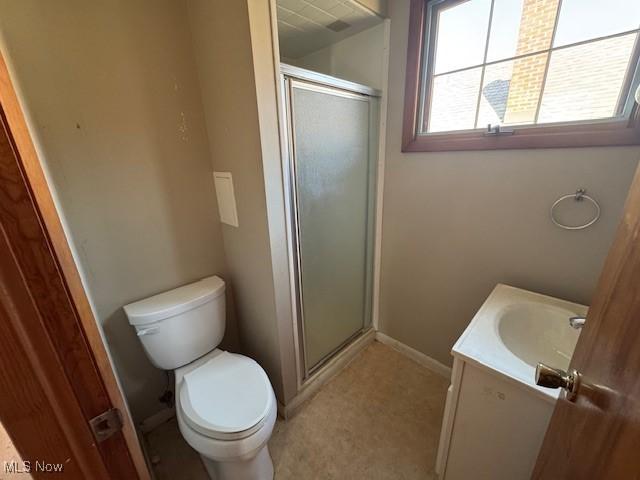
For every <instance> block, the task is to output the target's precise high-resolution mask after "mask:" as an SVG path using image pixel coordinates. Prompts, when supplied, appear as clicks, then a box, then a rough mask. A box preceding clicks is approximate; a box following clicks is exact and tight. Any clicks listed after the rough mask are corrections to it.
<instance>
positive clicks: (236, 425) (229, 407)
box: [180, 352, 274, 440]
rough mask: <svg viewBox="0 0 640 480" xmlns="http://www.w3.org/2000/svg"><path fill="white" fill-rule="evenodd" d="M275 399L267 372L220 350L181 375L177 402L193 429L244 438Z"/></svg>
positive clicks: (263, 420)
mask: <svg viewBox="0 0 640 480" xmlns="http://www.w3.org/2000/svg"><path fill="white" fill-rule="evenodd" d="M273 402H274V396H273V390H272V389H271V383H269V378H268V377H267V374H266V373H265V372H264V370H262V368H261V367H260V365H258V364H257V363H256V362H255V361H254V360H252V359H250V358H248V357H245V356H243V355H237V354H234V353H229V352H223V353H221V354H220V355H217V356H215V357H214V358H212V359H210V360H209V361H207V362H206V363H204V364H203V365H201V366H200V367H198V368H196V369H195V370H192V371H191V372H189V373H187V374H186V375H185V376H184V383H183V385H182V387H181V389H180V404H181V407H182V411H183V412H184V414H185V420H186V421H187V423H188V424H189V426H191V427H192V428H193V429H194V430H196V431H198V432H200V433H202V434H203V435H206V436H208V437H212V438H219V439H224V440H228V439H234V438H244V437H246V436H248V435H251V434H252V433H253V432H255V431H257V430H258V429H260V427H261V426H262V424H263V423H264V422H265V421H266V417H267V414H268V413H269V410H270V408H271V407H272V405H273Z"/></svg>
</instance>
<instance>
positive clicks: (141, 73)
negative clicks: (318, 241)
mask: <svg viewBox="0 0 640 480" xmlns="http://www.w3.org/2000/svg"><path fill="white" fill-rule="evenodd" d="M0 33H1V34H2V36H3V39H4V46H5V48H4V50H3V54H4V55H5V56H7V57H8V60H9V61H10V63H11V65H12V66H13V68H14V72H15V76H14V78H13V80H14V83H16V84H17V86H18V88H19V89H20V91H21V92H22V94H23V103H24V105H23V107H24V108H25V109H26V110H27V112H28V114H29V116H30V117H31V118H32V119H33V124H32V134H33V136H34V139H35V141H36V143H37V145H38V146H39V147H40V151H41V153H42V160H43V162H44V163H45V168H46V169H47V170H48V172H49V173H50V175H51V179H52V181H53V185H52V187H53V188H54V189H55V190H56V192H57V196H58V198H59V202H60V206H61V209H62V211H61V214H62V215H63V217H65V220H66V224H67V225H68V228H69V234H70V240H71V242H72V243H73V245H74V247H75V250H76V251H77V252H79V255H80V258H79V259H78V260H79V268H80V270H81V273H82V274H83V277H84V279H85V281H86V288H87V289H88V294H89V296H90V299H91V301H92V304H93V305H94V308H95V310H96V312H95V313H96V314H97V317H98V320H99V321H100V322H101V324H102V327H103V329H104V332H105V334H106V337H107V341H108V347H109V350H110V353H111V355H112V357H113V359H114V363H115V366H116V370H117V373H118V374H119V377H120V380H121V383H122V384H123V386H124V390H125V393H126V396H127V399H128V401H129V403H130V407H131V410H132V414H133V416H134V419H136V420H141V419H143V418H145V417H146V416H148V415H151V414H152V413H154V412H156V411H158V410H159V409H160V408H161V407H162V406H161V404H160V403H159V402H158V400H157V397H158V396H159V395H160V394H161V393H162V392H163V391H164V388H165V384H166V379H165V375H164V372H162V371H160V370H157V369H156V368H154V367H153V366H152V365H151V363H150V362H149V361H148V360H147V358H146V356H145V354H144V352H143V350H142V348H141V345H140V343H139V341H138V339H137V338H136V336H135V334H134V332H133V330H132V327H130V326H129V325H128V322H127V320H126V317H125V315H124V312H123V311H122V308H121V307H122V305H124V304H126V303H128V302H131V301H133V300H137V299H140V298H143V297H146V296H149V295H151V294H154V293H157V292H160V291H163V290H166V289H169V288H173V287H175V286H178V285H181V284H184V283H187V282H190V281H193V280H196V279H199V278H201V277H204V276H207V275H211V274H221V275H222V276H223V277H226V275H225V270H226V268H225V261H224V255H223V248H222V235H221V231H220V225H219V223H218V219H217V207H216V201H215V195H214V190H213V182H212V178H211V170H212V168H211V163H210V161H209V145H208V139H207V132H206V128H205V121H204V112H203V109H202V103H201V98H200V93H199V85H198V79H197V74H196V68H195V63H194V57H193V53H192V45H191V36H190V32H189V26H188V20H187V16H186V9H185V8H184V5H183V3H182V2H175V1H172V0H135V1H128V2H120V1H113V2H84V1H79V0H78V1H65V2H43V1H38V0H20V1H19V2H17V1H12V0H4V1H0ZM230 307H231V308H230V310H232V305H231V306H230ZM228 332H229V335H228V336H227V345H229V344H230V343H231V344H232V345H233V344H234V339H233V337H234V335H235V333H234V332H235V328H234V323H233V321H232V319H230V321H228ZM229 337H231V338H230V339H229Z"/></svg>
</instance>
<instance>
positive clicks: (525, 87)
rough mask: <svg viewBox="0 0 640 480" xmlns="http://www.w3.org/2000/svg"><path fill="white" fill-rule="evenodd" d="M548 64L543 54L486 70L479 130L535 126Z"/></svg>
mask: <svg viewBox="0 0 640 480" xmlns="http://www.w3.org/2000/svg"><path fill="white" fill-rule="evenodd" d="M546 63H547V54H546V53H542V54H540V55H533V56H531V57H525V58H519V59H517V60H508V61H506V62H501V63H496V64H494V65H489V66H487V68H486V69H485V72H484V81H483V84H482V95H481V97H480V111H479V114H478V124H477V127H478V128H484V127H485V126H487V124H489V123H490V124H492V125H518V124H532V123H534V122H535V118H536V110H537V108H538V102H539V100H540V89H541V88H542V80H543V78H544V70H545V67H546Z"/></svg>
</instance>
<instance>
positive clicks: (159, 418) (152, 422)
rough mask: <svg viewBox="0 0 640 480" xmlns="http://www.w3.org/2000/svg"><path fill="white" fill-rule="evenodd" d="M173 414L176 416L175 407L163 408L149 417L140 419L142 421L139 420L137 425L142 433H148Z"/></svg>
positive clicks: (169, 418)
mask: <svg viewBox="0 0 640 480" xmlns="http://www.w3.org/2000/svg"><path fill="white" fill-rule="evenodd" d="M175 416H176V409H175V408H163V409H162V410H160V411H159V412H157V413H154V414H153V415H151V416H150V417H147V418H145V419H144V420H142V422H140V424H139V425H138V426H139V428H140V431H141V432H142V433H149V432H151V431H153V430H155V429H156V428H158V427H159V426H160V425H162V424H163V423H165V422H167V421H169V420H171V419H172V418H173V417H175Z"/></svg>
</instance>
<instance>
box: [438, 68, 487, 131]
mask: <svg viewBox="0 0 640 480" xmlns="http://www.w3.org/2000/svg"><path fill="white" fill-rule="evenodd" d="M481 72H482V68H474V69H471V70H465V71H464V72H458V73H450V74H447V75H441V76H438V77H435V78H434V79H433V90H432V92H433V93H432V96H431V108H430V109H429V130H428V131H429V132H444V131H450V130H467V129H472V128H473V125H474V123H475V119H476V106H477V103H478V91H479V89H480V75H481Z"/></svg>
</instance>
